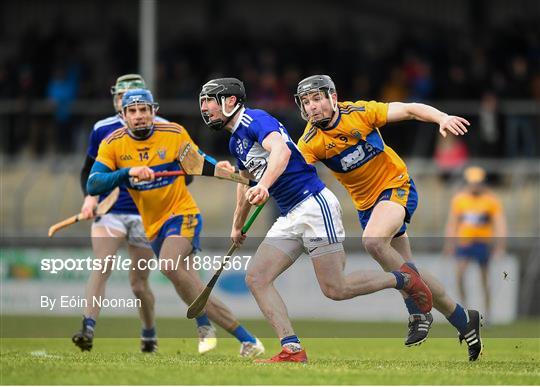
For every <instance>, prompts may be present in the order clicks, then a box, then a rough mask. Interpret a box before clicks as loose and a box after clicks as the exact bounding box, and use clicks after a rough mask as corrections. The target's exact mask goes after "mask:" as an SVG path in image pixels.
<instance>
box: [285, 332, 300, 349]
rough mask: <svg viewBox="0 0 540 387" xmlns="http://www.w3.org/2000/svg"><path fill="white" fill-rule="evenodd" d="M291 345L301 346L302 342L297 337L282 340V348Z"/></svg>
mask: <svg viewBox="0 0 540 387" xmlns="http://www.w3.org/2000/svg"><path fill="white" fill-rule="evenodd" d="M289 343H296V344H300V340H298V336H296V335H292V336H287V337H284V338H282V339H281V346H284V345H285V344H289Z"/></svg>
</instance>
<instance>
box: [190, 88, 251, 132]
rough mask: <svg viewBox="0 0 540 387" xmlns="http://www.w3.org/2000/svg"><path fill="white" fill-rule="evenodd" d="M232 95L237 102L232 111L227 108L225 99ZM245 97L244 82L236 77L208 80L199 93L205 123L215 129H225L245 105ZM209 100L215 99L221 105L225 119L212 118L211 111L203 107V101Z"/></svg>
mask: <svg viewBox="0 0 540 387" xmlns="http://www.w3.org/2000/svg"><path fill="white" fill-rule="evenodd" d="M231 96H235V97H236V99H237V103H236V105H235V106H234V108H233V110H232V111H230V112H227V111H226V110H225V100H226V99H227V97H231ZM245 99H246V92H245V89H244V84H243V83H242V82H241V81H239V80H238V79H236V78H221V79H214V80H211V81H209V82H207V83H206V84H204V86H203V87H202V90H201V92H200V93H199V109H200V111H201V116H202V119H203V121H204V123H205V124H206V125H207V126H208V127H209V128H210V129H213V130H221V129H223V128H224V127H225V125H227V124H228V123H229V122H230V121H231V119H232V117H233V116H234V115H235V114H236V112H237V111H238V110H239V109H240V108H241V107H242V106H244V101H245ZM208 100H214V101H215V102H216V104H217V105H218V106H220V107H221V113H223V116H224V117H225V119H221V118H219V119H216V120H213V121H212V120H211V119H210V114H209V112H208V111H203V109H202V105H203V102H204V101H208Z"/></svg>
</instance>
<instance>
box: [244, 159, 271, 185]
mask: <svg viewBox="0 0 540 387" xmlns="http://www.w3.org/2000/svg"><path fill="white" fill-rule="evenodd" d="M244 165H245V167H246V169H247V170H248V171H249V172H250V173H251V174H252V175H253V176H254V177H255V179H257V180H259V179H260V178H261V177H262V175H263V174H264V172H265V171H266V167H267V166H268V161H267V160H266V158H265V157H252V158H250V159H249V160H247V161H246V162H245V164H244Z"/></svg>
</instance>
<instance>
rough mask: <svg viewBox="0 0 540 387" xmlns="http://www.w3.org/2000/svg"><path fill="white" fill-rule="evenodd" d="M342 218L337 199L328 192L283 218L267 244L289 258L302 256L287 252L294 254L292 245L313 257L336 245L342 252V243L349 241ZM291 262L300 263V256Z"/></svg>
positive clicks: (311, 197) (316, 196) (305, 201)
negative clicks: (317, 250)
mask: <svg viewBox="0 0 540 387" xmlns="http://www.w3.org/2000/svg"><path fill="white" fill-rule="evenodd" d="M342 215H343V211H342V209H341V205H340V204H339V201H338V200H337V198H336V196H335V195H334V194H333V193H332V191H330V190H329V189H328V188H324V189H323V190H322V191H321V192H319V193H318V194H316V195H313V196H310V197H309V198H307V199H306V200H304V201H303V202H302V203H300V204H298V205H297V206H296V207H295V208H293V209H292V210H291V211H289V213H288V214H287V215H285V216H280V217H279V218H278V219H277V220H276V222H275V223H274V224H273V225H272V227H271V228H270V230H269V231H268V233H267V234H266V238H265V240H264V242H263V243H267V244H270V245H273V246H276V247H278V248H279V249H280V250H283V251H284V252H285V253H287V254H288V255H289V256H291V254H292V255H296V253H301V251H300V252H298V251H294V252H293V251H285V250H291V246H292V244H291V243H290V242H292V241H294V242H296V243H294V245H297V246H300V247H301V248H303V250H304V252H306V253H308V254H310V255H312V256H313V254H312V251H313V250H315V249H318V248H321V247H324V246H329V245H334V244H335V245H336V249H342V246H341V242H343V241H344V240H345V229H344V228H343V222H342V220H341V217H342ZM285 246H288V247H285ZM324 250H325V251H330V250H328V249H324ZM298 255H299V254H298ZM291 258H292V259H296V258H297V256H296V257H293V256H291Z"/></svg>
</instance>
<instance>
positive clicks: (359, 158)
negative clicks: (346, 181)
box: [341, 142, 377, 172]
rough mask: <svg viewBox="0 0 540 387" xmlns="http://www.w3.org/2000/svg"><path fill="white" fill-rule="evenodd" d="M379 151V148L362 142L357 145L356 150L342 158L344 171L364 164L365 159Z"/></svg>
mask: <svg viewBox="0 0 540 387" xmlns="http://www.w3.org/2000/svg"><path fill="white" fill-rule="evenodd" d="M376 153H377V150H376V149H375V148H374V147H373V146H372V145H371V144H369V143H367V142H365V143H360V144H358V145H357V146H356V150H354V151H353V152H351V153H349V154H348V155H346V156H344V157H342V158H341V168H342V169H343V171H344V172H347V171H348V170H350V169H354V168H357V167H359V166H360V165H362V164H363V161H364V160H365V159H366V160H365V161H368V160H369V159H371V157H373V156H374V155H375V154H376Z"/></svg>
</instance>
